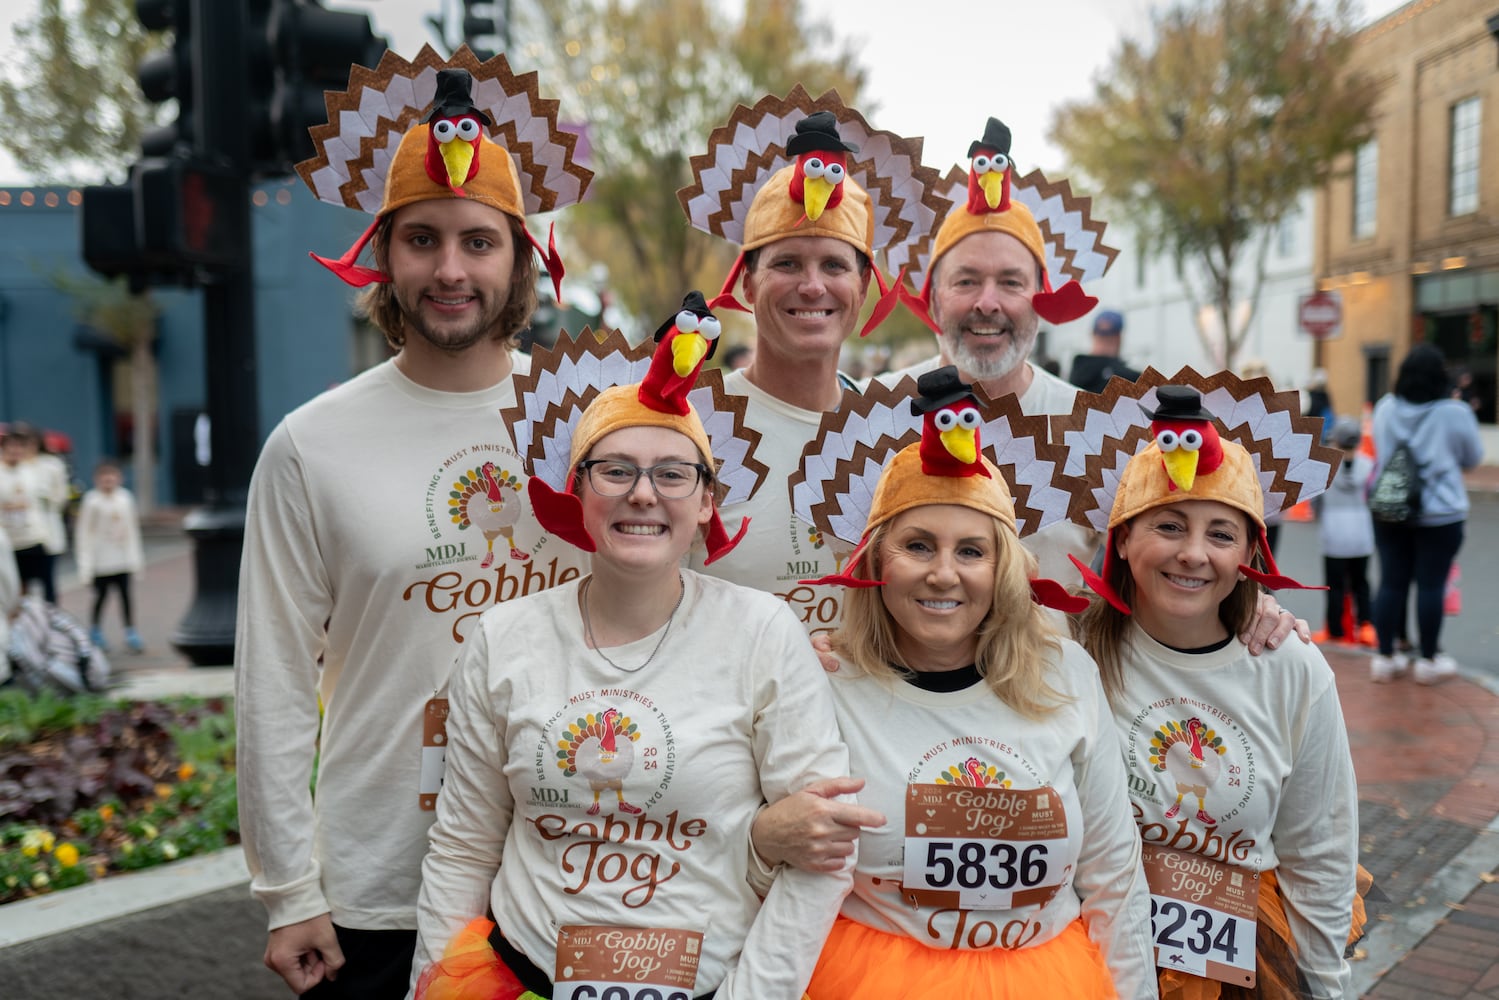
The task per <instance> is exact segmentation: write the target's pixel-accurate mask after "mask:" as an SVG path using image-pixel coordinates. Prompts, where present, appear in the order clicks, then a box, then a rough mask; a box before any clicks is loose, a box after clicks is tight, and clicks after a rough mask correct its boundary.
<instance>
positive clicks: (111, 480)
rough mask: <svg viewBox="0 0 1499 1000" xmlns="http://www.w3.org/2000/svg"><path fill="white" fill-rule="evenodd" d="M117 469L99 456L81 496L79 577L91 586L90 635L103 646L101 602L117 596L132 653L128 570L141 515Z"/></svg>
mask: <svg viewBox="0 0 1499 1000" xmlns="http://www.w3.org/2000/svg"><path fill="white" fill-rule="evenodd" d="M122 478H123V477H122V475H121V473H120V467H119V465H118V464H116V463H115V462H114V461H113V460H112V459H104V460H102V461H101V462H99V464H98V465H97V466H96V467H95V468H94V488H93V489H91V490H89V491H88V492H87V493H86V494H84V496H83V506H82V507H81V508H80V509H79V511H78V525H77V531H76V534H77V539H76V541H77V550H78V555H77V557H78V578H79V580H80V581H82V582H83V583H90V582H92V583H93V585H94V613H93V618H92V620H91V622H90V624H91V625H92V631H91V632H90V637H91V638H92V639H93V642H94V645H96V646H98V647H99V648H100V649H104V648H105V643H104V630H103V627H102V622H103V612H104V600H105V598H106V597H108V596H109V592H110V591H111V590H115V591H117V592H118V593H119V595H120V610H121V613H122V615H123V617H124V619H125V644H126V645H127V646H128V647H129V648H130V651H131V652H132V653H139V652H141V651H142V650H143V649H145V644H144V643H143V642H142V641H141V637H140V633H139V632H137V631H136V630H135V618H134V616H133V615H132V613H131V608H130V574H131V573H138V572H140V570H141V567H142V563H143V558H142V555H141V527H140V515H139V514H138V513H137V511H136V508H135V497H134V496H133V495H132V494H131V492H130V491H129V490H127V489H125V487H124V486H122V485H120V483H121V480H122Z"/></svg>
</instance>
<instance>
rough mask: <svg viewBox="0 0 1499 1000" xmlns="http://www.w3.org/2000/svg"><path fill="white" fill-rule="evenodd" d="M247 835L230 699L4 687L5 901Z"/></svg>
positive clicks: (0, 697)
mask: <svg viewBox="0 0 1499 1000" xmlns="http://www.w3.org/2000/svg"><path fill="white" fill-rule="evenodd" d="M238 842H239V820H238V812H237V807H236V802H235V783H234V715H233V711H232V709H231V707H230V703H229V700H228V699H222V698H220V699H207V700H205V699H191V698H180V699H172V700H167V701H154V702H123V701H111V700H109V699H107V698H103V697H99V696H79V697H62V696H58V695H53V694H49V693H42V694H39V695H35V696H33V695H29V694H27V693H25V692H21V691H10V690H8V691H0V903H8V902H11V901H13V900H16V899H23V898H26V897H28V896H35V895H39V894H41V893H45V892H50V891H52V890H54V889H62V888H67V887H69V886H74V885H80V884H82V883H84V882H89V881H92V880H94V879H97V878H102V877H104V876H105V875H108V874H110V873H112V872H121V871H133V870H136V869H140V868H149V867H151V866H152V865H158V864H163V863H165V862H168V861H173V860H176V859H177V858H182V857H189V856H191V855H194V854H201V853H204V852H206V851H213V850H218V849H219V848H222V847H227V846H229V845H231V844H235V843H238Z"/></svg>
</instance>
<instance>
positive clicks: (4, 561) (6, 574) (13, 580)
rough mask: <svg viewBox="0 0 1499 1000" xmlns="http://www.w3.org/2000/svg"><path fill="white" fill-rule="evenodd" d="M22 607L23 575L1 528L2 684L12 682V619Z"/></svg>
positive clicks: (0, 668)
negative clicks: (17, 567)
mask: <svg viewBox="0 0 1499 1000" xmlns="http://www.w3.org/2000/svg"><path fill="white" fill-rule="evenodd" d="M20 607H21V574H20V572H19V571H18V570H17V569H16V555H15V553H14V552H13V551H12V550H11V547H10V537H9V536H8V535H6V533H5V529H4V528H3V527H0V684H4V683H5V682H6V681H8V680H10V678H11V676H12V673H13V670H12V667H11V662H10V629H11V619H12V618H14V617H15V616H16V613H17V611H19V610H20Z"/></svg>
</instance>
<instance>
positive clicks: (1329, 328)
mask: <svg viewBox="0 0 1499 1000" xmlns="http://www.w3.org/2000/svg"><path fill="white" fill-rule="evenodd" d="M1296 316H1297V319H1298V320H1299V321H1300V323H1301V329H1302V330H1304V331H1306V333H1308V334H1310V335H1311V336H1313V337H1316V338H1317V339H1318V340H1325V339H1327V338H1328V337H1332V336H1336V335H1337V334H1338V332H1339V331H1341V330H1342V328H1343V297H1342V296H1341V295H1339V294H1338V293H1337V292H1314V293H1312V294H1311V295H1305V296H1302V299H1301V305H1300V306H1299V307H1298V308H1297V310H1296Z"/></svg>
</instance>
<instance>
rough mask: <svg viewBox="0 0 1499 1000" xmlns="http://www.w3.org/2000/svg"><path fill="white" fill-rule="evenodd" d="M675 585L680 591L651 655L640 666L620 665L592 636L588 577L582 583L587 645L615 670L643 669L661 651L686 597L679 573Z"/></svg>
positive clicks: (591, 581)
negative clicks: (584, 582) (610, 657)
mask: <svg viewBox="0 0 1499 1000" xmlns="http://www.w3.org/2000/svg"><path fill="white" fill-rule="evenodd" d="M677 586H678V587H680V588H681V593H679V594H677V603H676V606H675V607H673V608H672V609H671V614H669V615H667V616H666V628H664V629H662V630H661V638H659V639H657V640H656V648H654V649H652V650H651V655H650V656H647V657H646V658H645V662H644V663H642V664H641V665H640V666H638V667H622V666H620V665H619V664H618V663H615V662H614V661H613V660H611V659H609V656H608V654H606V653H605V652H604V650H603V648H602V647H600V646H599V644H598V643H597V642H596V641H595V640H594V638H593V619H592V618H591V617H590V616H589V614H588V592H589V591H590V590H592V589H593V577H589V578H588V582H587V583H586V584H584V585H583V633H584V634H585V635H586V636H587V637H588V645H590V646H592V647H593V651H594V652H595V653H597V654H599V656H601V657H603V658H604V662H605V663H607V664H609V666H611V667H613V668H614V669H615V670H623V671H624V672H625V673H627V674H633V673H636V672H637V671H641V670H644V669H645V668H646V667H647V666H649V665H650V662H651V661H652V660H654V659H655V658H656V654H657V653H659V652H661V646H662V644H663V643H665V642H666V637H667V636H668V635H670V634H671V623H672V622H674V621H676V618H677V612H678V611H680V610H681V609H682V601H683V600H684V599H685V598H686V597H687V586H686V584H685V583H683V582H682V577H681V575H680V574H678V576H677Z"/></svg>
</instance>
